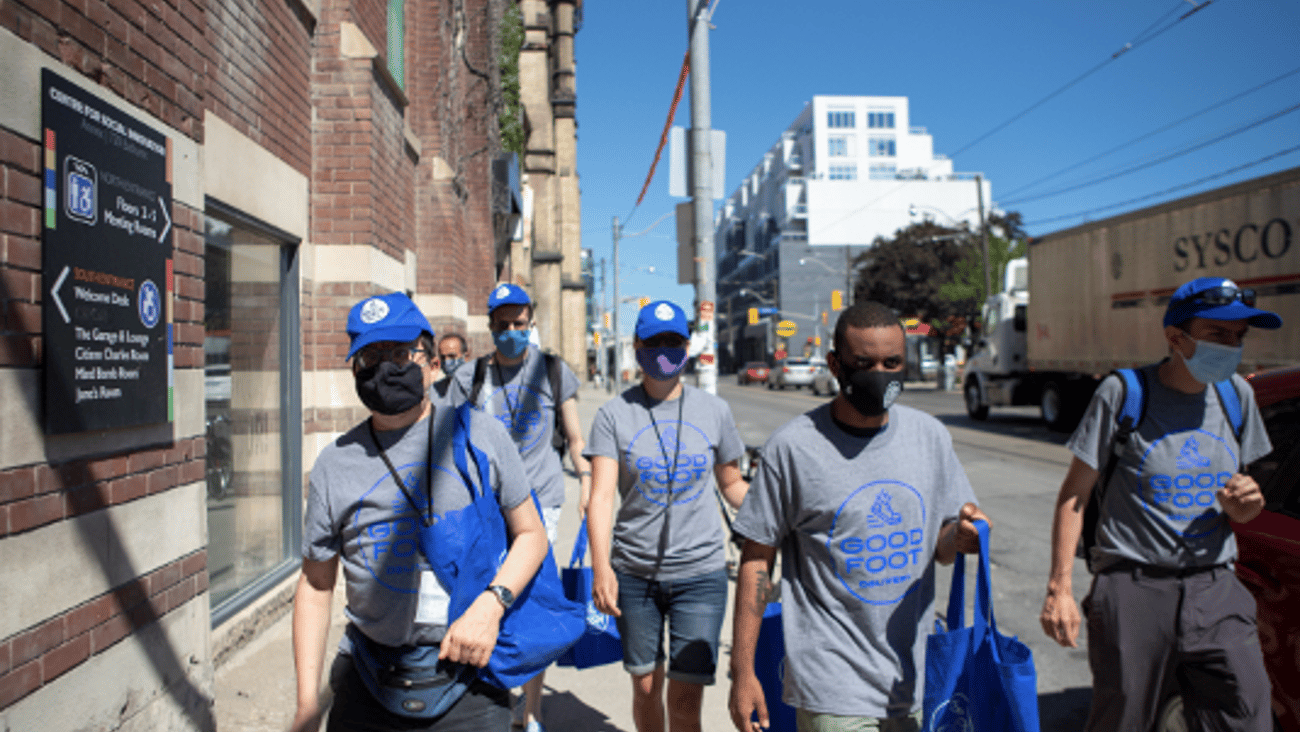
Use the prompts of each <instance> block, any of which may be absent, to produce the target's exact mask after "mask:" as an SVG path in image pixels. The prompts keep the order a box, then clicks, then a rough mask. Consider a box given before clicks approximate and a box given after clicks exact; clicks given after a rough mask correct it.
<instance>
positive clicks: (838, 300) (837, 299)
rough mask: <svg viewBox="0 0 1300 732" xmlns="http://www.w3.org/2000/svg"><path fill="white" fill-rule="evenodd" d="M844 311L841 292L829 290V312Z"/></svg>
mask: <svg viewBox="0 0 1300 732" xmlns="http://www.w3.org/2000/svg"><path fill="white" fill-rule="evenodd" d="M843 309H844V293H843V291H841V290H831V310H843Z"/></svg>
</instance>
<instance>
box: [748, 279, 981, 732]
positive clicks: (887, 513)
mask: <svg viewBox="0 0 1300 732" xmlns="http://www.w3.org/2000/svg"><path fill="white" fill-rule="evenodd" d="M905 344H906V341H905V337H904V334H903V328H902V325H901V324H900V323H899V322H898V318H897V317H896V316H895V315H894V314H893V312H892V311H890V310H889V309H888V308H886V307H885V306H883V305H880V304H879V303H874V302H864V303H859V304H857V305H854V306H852V307H850V308H849V309H847V310H846V311H844V313H843V314H842V315H840V318H839V321H838V322H837V323H836V326H835V350H834V351H833V352H832V353H831V354H830V355H829V357H828V359H827V363H828V365H829V366H830V368H831V370H832V373H834V374H835V376H836V378H837V379H838V380H839V382H840V384H841V388H840V393H839V394H838V395H837V396H836V397H835V399H834V400H833V401H832V402H831V403H830V404H828V405H826V406H822V407H819V408H817V409H814V410H813V411H811V412H808V413H807V414H804V415H802V416H800V417H796V418H795V419H794V420H792V421H790V422H789V423H787V424H786V425H784V426H783V427H781V428H780V429H778V430H777V431H776V432H775V433H774V434H773V435H772V437H771V438H770V439H769V440H768V442H767V444H766V445H765V446H764V447H763V457H762V462H761V465H760V469H759V472H758V475H757V477H756V478H755V479H754V483H753V486H752V488H751V489H750V491H749V495H748V496H746V498H745V503H744V505H743V506H741V509H740V513H739V515H738V516H737V517H736V521H735V523H734V524H733V526H734V528H735V531H736V533H738V534H741V535H742V536H744V537H745V539H746V541H745V546H744V549H743V550H742V554H741V566H740V576H739V579H738V581H737V586H736V607H735V635H734V638H733V641H732V651H731V652H732V656H731V659H732V660H731V676H732V687H731V714H732V721H733V722H734V723H735V725H736V728H737V729H739V730H742V732H751V730H757V729H758V728H759V727H766V726H767V722H768V716H767V700H766V699H765V698H764V696H763V690H762V687H761V686H760V685H759V682H758V679H757V676H756V674H755V670H754V648H755V645H756V643H757V640H758V628H759V625H760V624H761V622H762V618H763V611H764V609H765V608H766V605H767V602H768V599H769V598H770V597H771V595H772V587H771V580H770V573H771V571H772V567H773V563H774V560H775V557H776V552H777V550H778V548H779V549H780V551H781V575H782V576H781V612H782V617H781V622H782V628H783V630H784V633H785V652H786V659H785V667H784V674H785V675H784V686H785V697H784V701H785V702H786V703H787V704H790V705H791V706H793V707H795V708H796V710H797V715H798V724H799V729H800V730H801V732H806V731H819V730H831V729H875V728H876V727H877V725H885V727H884V728H889V729H895V728H897V729H907V728H911V729H916V728H917V727H916V725H917V719H916V716H917V715H919V711H920V705H921V697H922V693H921V692H922V691H923V689H924V672H925V631H924V630H923V627H922V626H923V625H924V624H925V623H926V622H927V621H928V620H929V619H930V618H932V617H933V605H934V593H935V590H934V581H935V568H934V563H935V561H936V560H937V561H939V562H942V563H944V564H948V563H951V562H952V561H953V559H955V558H956V555H957V552H958V551H963V552H978V551H979V534H978V532H977V531H976V529H975V526H974V523H973V522H974V520H976V519H984V520H986V521H987V520H988V519H987V517H986V516H985V515H984V514H983V512H981V511H980V510H979V508H978V507H977V506H976V505H975V494H974V492H973V491H972V490H971V486H970V481H969V480H967V478H966V472H965V471H964V470H963V469H962V467H961V464H960V463H959V462H958V461H957V456H956V454H955V453H954V452H953V448H952V438H951V436H950V435H949V434H948V431H947V430H946V429H945V428H944V427H943V425H942V424H940V423H939V422H938V420H936V419H934V418H933V417H931V416H929V415H927V414H925V413H923V412H919V411H917V410H915V409H910V408H908V407H904V406H902V405H896V404H893V402H894V400H895V398H896V397H897V396H898V394H899V392H900V391H901V390H902V383H903V368H904V365H905ZM755 712H756V713H757V716H758V722H757V724H755V723H753V722H751V721H750V716H751V714H752V713H755ZM845 718H849V719H845Z"/></svg>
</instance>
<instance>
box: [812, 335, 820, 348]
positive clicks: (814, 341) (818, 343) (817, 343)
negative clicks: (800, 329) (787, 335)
mask: <svg viewBox="0 0 1300 732" xmlns="http://www.w3.org/2000/svg"><path fill="white" fill-rule="evenodd" d="M821 344H822V337H821V336H817V337H816V338H814V339H813V345H814V346H820V345H821Z"/></svg>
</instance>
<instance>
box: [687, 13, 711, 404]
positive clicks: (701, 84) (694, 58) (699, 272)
mask: <svg viewBox="0 0 1300 732" xmlns="http://www.w3.org/2000/svg"><path fill="white" fill-rule="evenodd" d="M708 6H709V3H708V0H686V24H687V29H688V35H689V37H690V44H691V142H692V150H691V163H692V166H691V196H692V200H691V203H692V206H693V210H694V214H695V306H696V321H695V329H696V332H697V333H699V334H700V335H702V336H703V341H704V342H703V344H702V346H703V347H702V348H701V350H700V358H699V361H698V364H699V368H698V371H697V381H696V383H697V384H698V386H699V388H700V389H702V390H704V391H706V392H708V393H710V394H716V393H717V392H718V363H717V361H716V359H715V353H716V348H715V346H714V341H715V334H714V325H715V323H716V313H715V312H712V310H713V309H715V308H714V303H715V302H716V301H717V287H716V285H715V283H714V281H713V266H714V261H713V151H712V148H711V147H710V142H711V140H712V137H713V131H712V130H711V129H710V127H712V125H713V120H712V119H711V112H710V103H711V102H710V96H709V95H710V91H709V20H708V17H707V14H708ZM706 309H710V310H708V311H707V312H708V314H709V318H710V319H709V320H708V321H706V320H705V319H704V315H705V313H706Z"/></svg>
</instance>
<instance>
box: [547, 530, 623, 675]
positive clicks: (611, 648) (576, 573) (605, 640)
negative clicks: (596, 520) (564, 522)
mask: <svg viewBox="0 0 1300 732" xmlns="http://www.w3.org/2000/svg"><path fill="white" fill-rule="evenodd" d="M586 558H587V522H586V521H585V520H584V521H583V522H582V525H581V526H580V527H579V528H578V538H577V539H576V540H575V541H574V542H573V556H571V557H570V558H569V566H568V567H565V568H564V569H563V570H561V571H560V582H561V584H563V585H564V596H565V597H567V598H569V599H570V600H572V601H574V602H577V603H581V604H582V606H583V607H585V608H586V609H587V629H586V632H584V633H583V634H582V637H581V638H579V639H578V642H577V643H574V644H573V647H572V648H570V649H569V650H567V651H565V652H564V655H562V656H560V660H558V661H556V663H557V664H558V665H560V666H572V667H574V668H579V669H582V668H592V667H594V666H604V665H605V664H607V663H614V662H615V661H622V660H623V641H621V640H620V639H619V635H618V624H617V623H615V622H614V618H612V617H610V616H608V615H606V614H605V613H602V612H601V611H599V610H597V609H596V603H594V602H592V599H591V567H586V566H583V565H584V563H585V560H586Z"/></svg>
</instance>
